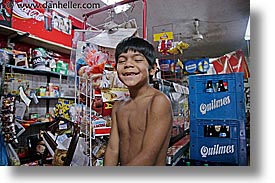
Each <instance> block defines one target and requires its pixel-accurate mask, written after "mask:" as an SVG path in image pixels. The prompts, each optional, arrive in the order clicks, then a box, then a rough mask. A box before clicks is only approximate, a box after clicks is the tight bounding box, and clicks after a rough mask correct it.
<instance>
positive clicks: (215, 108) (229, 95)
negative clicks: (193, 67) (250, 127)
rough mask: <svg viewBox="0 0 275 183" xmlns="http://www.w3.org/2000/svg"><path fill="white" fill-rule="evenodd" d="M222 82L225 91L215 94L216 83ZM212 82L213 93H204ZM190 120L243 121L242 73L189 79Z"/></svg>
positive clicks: (200, 76) (191, 77) (197, 76)
mask: <svg viewBox="0 0 275 183" xmlns="http://www.w3.org/2000/svg"><path fill="white" fill-rule="evenodd" d="M219 80H223V81H224V82H225V83H227V91H224V92H217V91H216V83H218V82H219ZM208 81H212V83H213V85H214V92H213V93H207V92H206V84H207V82H208ZM189 106H190V119H194V120H198V119H202V120H208V119H215V120H244V119H245V99H244V83H243V74H242V73H232V74H219V75H195V76H190V77H189Z"/></svg>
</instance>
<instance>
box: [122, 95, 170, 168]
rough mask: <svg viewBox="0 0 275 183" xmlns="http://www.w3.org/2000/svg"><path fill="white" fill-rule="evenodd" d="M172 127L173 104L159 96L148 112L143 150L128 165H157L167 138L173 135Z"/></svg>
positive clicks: (163, 96)
mask: <svg viewBox="0 0 275 183" xmlns="http://www.w3.org/2000/svg"><path fill="white" fill-rule="evenodd" d="M171 127H172V108H171V103H170V101H169V99H168V98H167V97H166V96H165V95H157V96H155V97H154V98H153V100H152V103H151V107H150V109H149V111H148V118H147V126H146V131H145V135H144V138H143V146H142V150H141V151H140V153H139V154H138V155H137V156H136V157H135V158H134V159H132V160H131V161H130V162H129V163H128V164H127V165H128V166H137V165H142V166H152V165H155V163H156V161H157V158H158V155H159V153H160V151H161V150H162V147H163V144H164V143H165V141H166V140H167V136H169V137H170V135H171ZM169 139H170V138H169ZM166 143H167V142H166ZM166 151H167V149H166Z"/></svg>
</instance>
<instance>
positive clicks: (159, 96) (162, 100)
mask: <svg viewBox="0 0 275 183" xmlns="http://www.w3.org/2000/svg"><path fill="white" fill-rule="evenodd" d="M151 105H152V106H158V107H161V106H165V107H166V106H170V105H171V102H170V100H169V98H168V97H167V96H166V95H165V94H164V93H162V92H160V91H157V92H156V93H155V94H154V96H153V97H152V103H151Z"/></svg>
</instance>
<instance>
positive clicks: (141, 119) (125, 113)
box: [116, 103, 148, 133]
mask: <svg viewBox="0 0 275 183" xmlns="http://www.w3.org/2000/svg"><path fill="white" fill-rule="evenodd" d="M116 117H117V123H118V127H119V130H120V132H125V133H127V132H129V133H130V132H131V133H132V132H133V131H137V132H140V131H144V130H145V127H146V123H147V118H148V103H147V104H146V103H139V104H138V105H131V104H130V105H124V106H121V107H120V108H119V110H118V111H117V116H116Z"/></svg>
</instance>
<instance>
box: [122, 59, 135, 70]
mask: <svg viewBox="0 0 275 183" xmlns="http://www.w3.org/2000/svg"><path fill="white" fill-rule="evenodd" d="M124 67H125V68H129V67H134V65H133V63H132V61H130V60H127V61H126V62H125V65H124Z"/></svg>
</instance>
